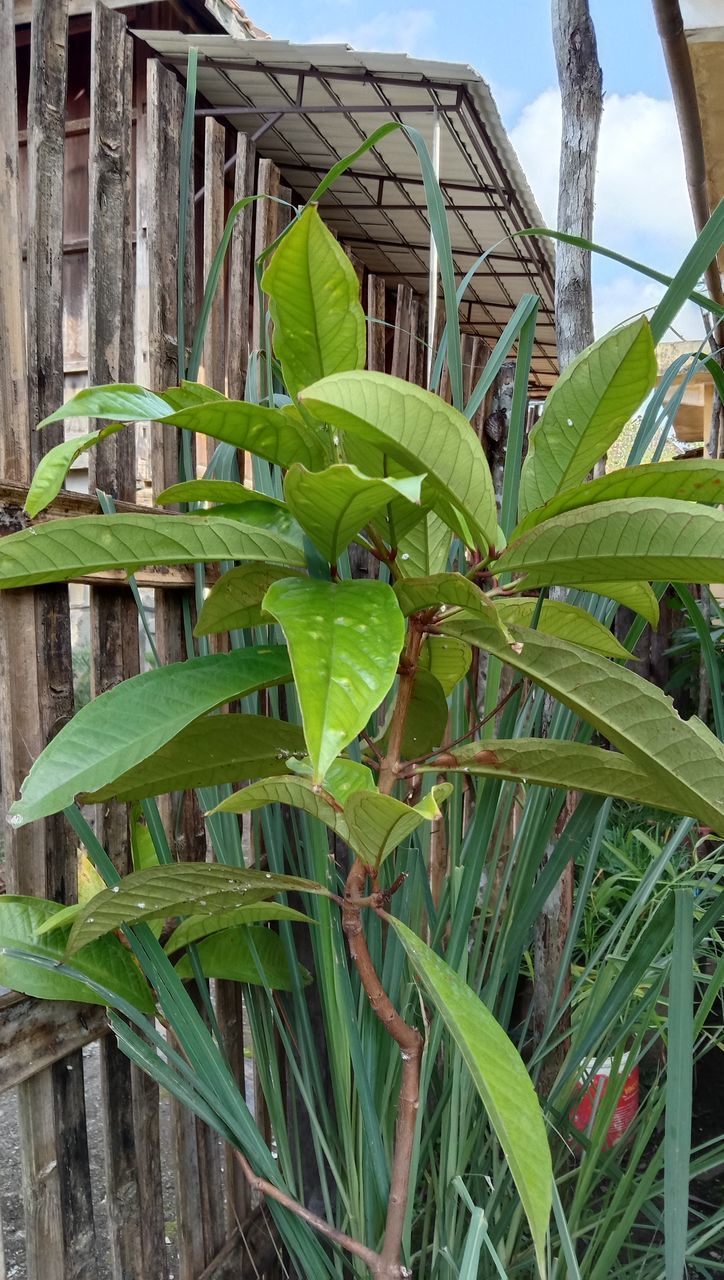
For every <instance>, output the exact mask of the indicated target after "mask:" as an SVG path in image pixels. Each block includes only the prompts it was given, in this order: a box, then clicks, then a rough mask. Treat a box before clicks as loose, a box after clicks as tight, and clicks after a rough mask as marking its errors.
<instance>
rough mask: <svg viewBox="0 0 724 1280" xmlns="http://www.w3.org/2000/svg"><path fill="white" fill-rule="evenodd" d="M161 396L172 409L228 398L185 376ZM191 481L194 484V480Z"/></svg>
mask: <svg viewBox="0 0 724 1280" xmlns="http://www.w3.org/2000/svg"><path fill="white" fill-rule="evenodd" d="M161 396H162V399H163V400H165V401H166V403H167V404H169V405H170V406H171V408H172V409H188V408H190V407H191V406H192V405H199V404H208V403H209V401H210V400H225V399H226V396H225V395H224V394H223V393H222V392H221V391H217V390H216V389H215V388H214V387H206V386H204V384H203V382H189V380H188V378H183V379H182V380H181V382H180V383H179V385H178V386H177V387H167V388H166V390H165V391H163V392H162V393H161ZM189 483H190V484H193V481H189Z"/></svg>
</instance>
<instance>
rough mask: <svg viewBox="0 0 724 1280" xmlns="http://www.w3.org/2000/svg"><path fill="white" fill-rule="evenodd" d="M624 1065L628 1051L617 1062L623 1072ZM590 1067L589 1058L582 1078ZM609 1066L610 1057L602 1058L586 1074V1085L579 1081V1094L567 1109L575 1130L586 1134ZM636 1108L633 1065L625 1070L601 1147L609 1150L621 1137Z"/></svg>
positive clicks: (605, 1085) (636, 1082)
mask: <svg viewBox="0 0 724 1280" xmlns="http://www.w3.org/2000/svg"><path fill="white" fill-rule="evenodd" d="M627 1066H628V1054H624V1056H623V1058H622V1059H621V1063H620V1066H619V1073H620V1074H623V1073H624V1072H626V1071H627ZM592 1067H593V1063H592V1062H591V1063H589V1064H588V1069H587V1071H585V1072H584V1079H585V1078H586V1077H588V1073H589V1071H590V1070H591V1068H592ZM612 1069H613V1062H612V1061H611V1059H610V1058H607V1059H606V1061H605V1062H602V1063H601V1064H600V1065H599V1067H598V1068H597V1070H596V1074H595V1075H594V1076H590V1077H589V1078H588V1084H587V1085H586V1086H584V1085H583V1084H582V1083H581V1090H582V1093H581V1096H580V1098H579V1101H578V1102H577V1103H576V1105H575V1107H574V1108H573V1110H572V1112H571V1121H572V1123H573V1125H574V1127H575V1128H576V1129H578V1131H579V1133H585V1134H590V1132H591V1129H592V1128H593V1121H594V1120H595V1118H596V1114H597V1112H598V1108H599V1107H600V1105H601V1101H602V1099H603V1095H604V1094H605V1092H606V1089H607V1088H608V1083H609V1080H610V1077H611V1071H612ZM638 1109H639V1069H638V1066H635V1067H633V1068H632V1069H631V1070H630V1071H628V1074H627V1076H626V1082H625V1084H624V1086H623V1089H622V1090H621V1096H620V1098H619V1100H618V1102H617V1103H616V1110H615V1111H614V1113H613V1116H612V1118H611V1124H610V1125H609V1129H608V1133H607V1134H606V1140H605V1142H604V1144H603V1145H604V1149H606V1150H610V1148H611V1147H615V1145H616V1143H617V1142H619V1141H620V1140H621V1138H622V1137H623V1135H624V1134H625V1132H626V1130H627V1129H628V1128H629V1126H630V1125H631V1124H632V1123H633V1121H634V1119H635V1117H636V1113H637V1111H638Z"/></svg>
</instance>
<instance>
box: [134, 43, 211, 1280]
mask: <svg viewBox="0 0 724 1280" xmlns="http://www.w3.org/2000/svg"><path fill="white" fill-rule="evenodd" d="M183 107H184V94H183V90H182V88H181V86H180V85H179V83H178V81H177V80H176V78H175V76H174V75H173V74H172V72H170V71H168V70H167V69H166V68H165V67H162V66H161V64H160V63H158V62H156V61H152V62H149V64H148V120H147V138H148V177H147V182H148V271H149V376H150V383H151V386H152V387H163V386H170V385H173V384H174V383H175V382H176V381H177V378H178V361H177V356H178V350H177V342H176V338H175V336H174V335H175V332H176V296H177V280H176V263H175V261H174V259H173V257H172V255H171V254H170V253H169V245H175V244H177V243H178V221H179V218H178V214H179V152H180V139H181V121H182V117H183ZM188 200H189V205H190V213H189V219H188V225H187V254H186V262H185V271H184V288H185V291H186V316H187V317H188V319H189V322H190V320H191V317H192V316H193V314H194V311H193V275H194V271H193V263H194V256H193V254H194V249H193V183H191V184H190V189H189V192H188ZM153 430H154V435H153V443H152V469H153V487H154V492H158V491H159V490H160V489H162V488H165V487H166V486H167V485H170V484H173V483H174V482H175V481H176V480H177V479H178V477H179V436H178V433H177V432H176V431H175V430H174V429H168V428H166V429H164V428H161V427H159V426H156V427H154V429H153ZM180 595H181V593H180V592H175V593H174V594H173V598H170V594H169V593H167V592H157V593H156V608H155V621H156V643H157V645H158V649H159V654H160V656H161V660H162V661H163V662H177V661H180V660H182V659H183V658H184V657H185V656H186V651H185V645H184V618H183V600H182V599H180V598H179V597H180ZM165 813H166V817H167V818H168V817H169V816H170V807H169V806H166V808H165ZM172 844H173V847H174V851H175V853H176V856H177V858H179V859H180V860H181V861H185V860H189V859H195V860H198V859H199V858H201V857H203V856H204V853H205V832H204V826H203V820H202V819H201V816H200V814H199V811H198V807H197V806H196V804H195V803H194V802H193V798H192V797H187V798H186V800H185V802H184V804H183V806H182V811H181V814H180V822H179V824H178V826H177V827H175V830H174V838H173V840H172ZM172 1117H173V1132H174V1144H175V1166H176V1167H175V1172H176V1209H177V1221H178V1236H179V1252H180V1260H179V1261H180V1280H195V1277H196V1276H198V1275H199V1273H200V1272H201V1271H203V1269H204V1267H205V1266H206V1264H207V1263H208V1262H210V1261H211V1259H212V1258H213V1257H214V1256H215V1254H216V1253H218V1251H219V1249H220V1247H221V1244H222V1242H223V1238H224V1205H223V1187H222V1181H221V1169H220V1162H219V1152H218V1142H217V1139H216V1137H215V1135H212V1134H211V1132H210V1131H209V1130H208V1129H207V1128H206V1126H205V1125H203V1124H201V1122H200V1121H197V1120H196V1118H195V1117H194V1116H192V1115H191V1114H190V1113H189V1112H188V1111H187V1110H186V1109H185V1108H184V1107H181V1106H180V1105H179V1104H178V1103H176V1102H175V1101H173V1102H172Z"/></svg>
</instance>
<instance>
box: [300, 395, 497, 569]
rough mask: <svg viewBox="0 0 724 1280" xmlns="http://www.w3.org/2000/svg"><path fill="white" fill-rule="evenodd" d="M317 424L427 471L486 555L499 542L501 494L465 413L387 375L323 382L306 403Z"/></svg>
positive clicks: (304, 397) (410, 468)
mask: <svg viewBox="0 0 724 1280" xmlns="http://www.w3.org/2000/svg"><path fill="white" fill-rule="evenodd" d="M300 399H301V402H302V403H303V404H304V405H306V407H307V408H308V409H310V410H311V411H312V413H314V414H315V415H316V416H317V417H319V418H320V419H322V420H323V421H325V422H331V423H332V424H333V426H335V427H338V428H341V429H342V430H343V431H346V432H348V433H349V434H350V435H352V436H354V437H359V438H360V439H362V440H363V441H366V442H367V443H369V444H372V445H374V446H375V447H376V448H377V449H380V450H382V452H383V453H385V454H389V455H390V457H392V458H394V459H395V461H396V462H398V463H400V464H401V465H402V466H403V467H406V468H407V470H408V471H410V472H412V473H413V474H416V473H419V472H422V471H424V472H426V473H427V475H428V477H429V479H430V481H431V482H434V485H435V488H436V489H437V491H438V492H439V494H440V495H441V496H442V497H443V498H444V499H446V500H447V502H449V503H450V504H451V505H452V506H453V507H455V508H457V510H459V511H460V512H461V513H462V515H463V516H464V517H465V519H466V520H467V521H468V523H469V524H470V527H471V529H472V532H473V534H474V535H475V536H476V537H477V538H478V539H479V541H480V545H481V547H482V548H484V549H485V550H487V548H488V546H492V545H493V544H494V542H495V533H496V528H497V517H496V512H495V494H494V492H493V482H492V479H491V476H490V469H489V467H488V464H487V461H486V458H485V454H484V453H483V448H482V445H481V444H480V441H479V440H478V438H477V436H476V435H475V432H474V431H472V430H471V428H470V424H469V422H468V421H467V419H466V418H465V417H464V416H463V414H462V413H459V412H458V411H457V409H453V408H452V407H451V406H450V405H448V404H446V403H445V401H444V400H441V399H440V398H439V397H438V396H435V395H433V394H432V392H430V391H423V389H422V388H421V387H416V386H413V385H412V384H411V383H408V382H404V381H403V380H402V379H400V378H394V377H392V376H390V375H388V374H384V373H369V372H365V371H357V372H354V373H340V374H335V375H333V376H332V377H329V378H324V379H323V380H322V381H321V382H317V383H315V384H314V385H313V386H311V387H307V389H306V391H304V392H303V393H302V395H301V397H300Z"/></svg>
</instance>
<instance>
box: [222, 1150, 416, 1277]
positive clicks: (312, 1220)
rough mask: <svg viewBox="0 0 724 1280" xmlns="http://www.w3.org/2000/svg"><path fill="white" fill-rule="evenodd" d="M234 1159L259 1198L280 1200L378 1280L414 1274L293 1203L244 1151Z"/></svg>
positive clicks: (236, 1152)
mask: <svg viewBox="0 0 724 1280" xmlns="http://www.w3.org/2000/svg"><path fill="white" fill-rule="evenodd" d="M234 1156H235V1157H236V1160H237V1161H238V1163H239V1165H240V1166H241V1169H242V1171H243V1173H244V1177H245V1178H246V1180H247V1182H248V1183H249V1186H250V1187H251V1189H252V1191H257V1192H258V1193H259V1195H263V1196H266V1198H267V1199H268V1200H276V1202H277V1204H281V1205H283V1206H284V1208H285V1209H288V1210H289V1212H290V1213H293V1214H295V1215H296V1217H297V1218H301V1219H302V1221H303V1222H307V1223H308V1224H309V1226H310V1227H313V1228H314V1230H315V1231H318V1232H319V1234H320V1235H322V1236H326V1237H327V1239H328V1240H332V1241H333V1242H334V1243H335V1244H336V1245H339V1247H340V1249H346V1250H347V1252H348V1253H352V1254H354V1256H355V1257H356V1258H360V1259H361V1261H362V1262H364V1263H365V1264H366V1266H368V1267H369V1269H370V1272H371V1273H372V1275H373V1276H374V1277H375V1280H405V1278H406V1277H409V1275H410V1272H409V1271H408V1270H407V1268H406V1267H401V1266H399V1264H398V1265H394V1266H390V1265H389V1264H388V1263H386V1262H385V1260H384V1258H383V1257H382V1255H381V1254H379V1253H375V1251H374V1249H368V1248H367V1246H366V1245H364V1244H361V1243H360V1241H359V1240H354V1239H353V1238H352V1236H348V1235H345V1233H344V1231H338V1230H337V1228H336V1227H333V1226H331V1225H330V1223H329V1222H325V1220H324V1218H320V1217H319V1215H318V1214H316V1213H312V1212H311V1211H310V1210H309V1209H305V1207H304V1205H301V1204H299V1202H298V1201H297V1200H293V1199H292V1197H291V1196H289V1195H287V1193H286V1192H285V1191H280V1189H279V1187H275V1186H274V1183H273V1182H268V1181H267V1179H266V1178H261V1177H260V1176H259V1174H257V1173H254V1170H253V1169H252V1167H251V1165H250V1164H249V1161H248V1160H247V1159H246V1156H244V1155H243V1154H242V1152H241V1151H235V1152H234Z"/></svg>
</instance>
